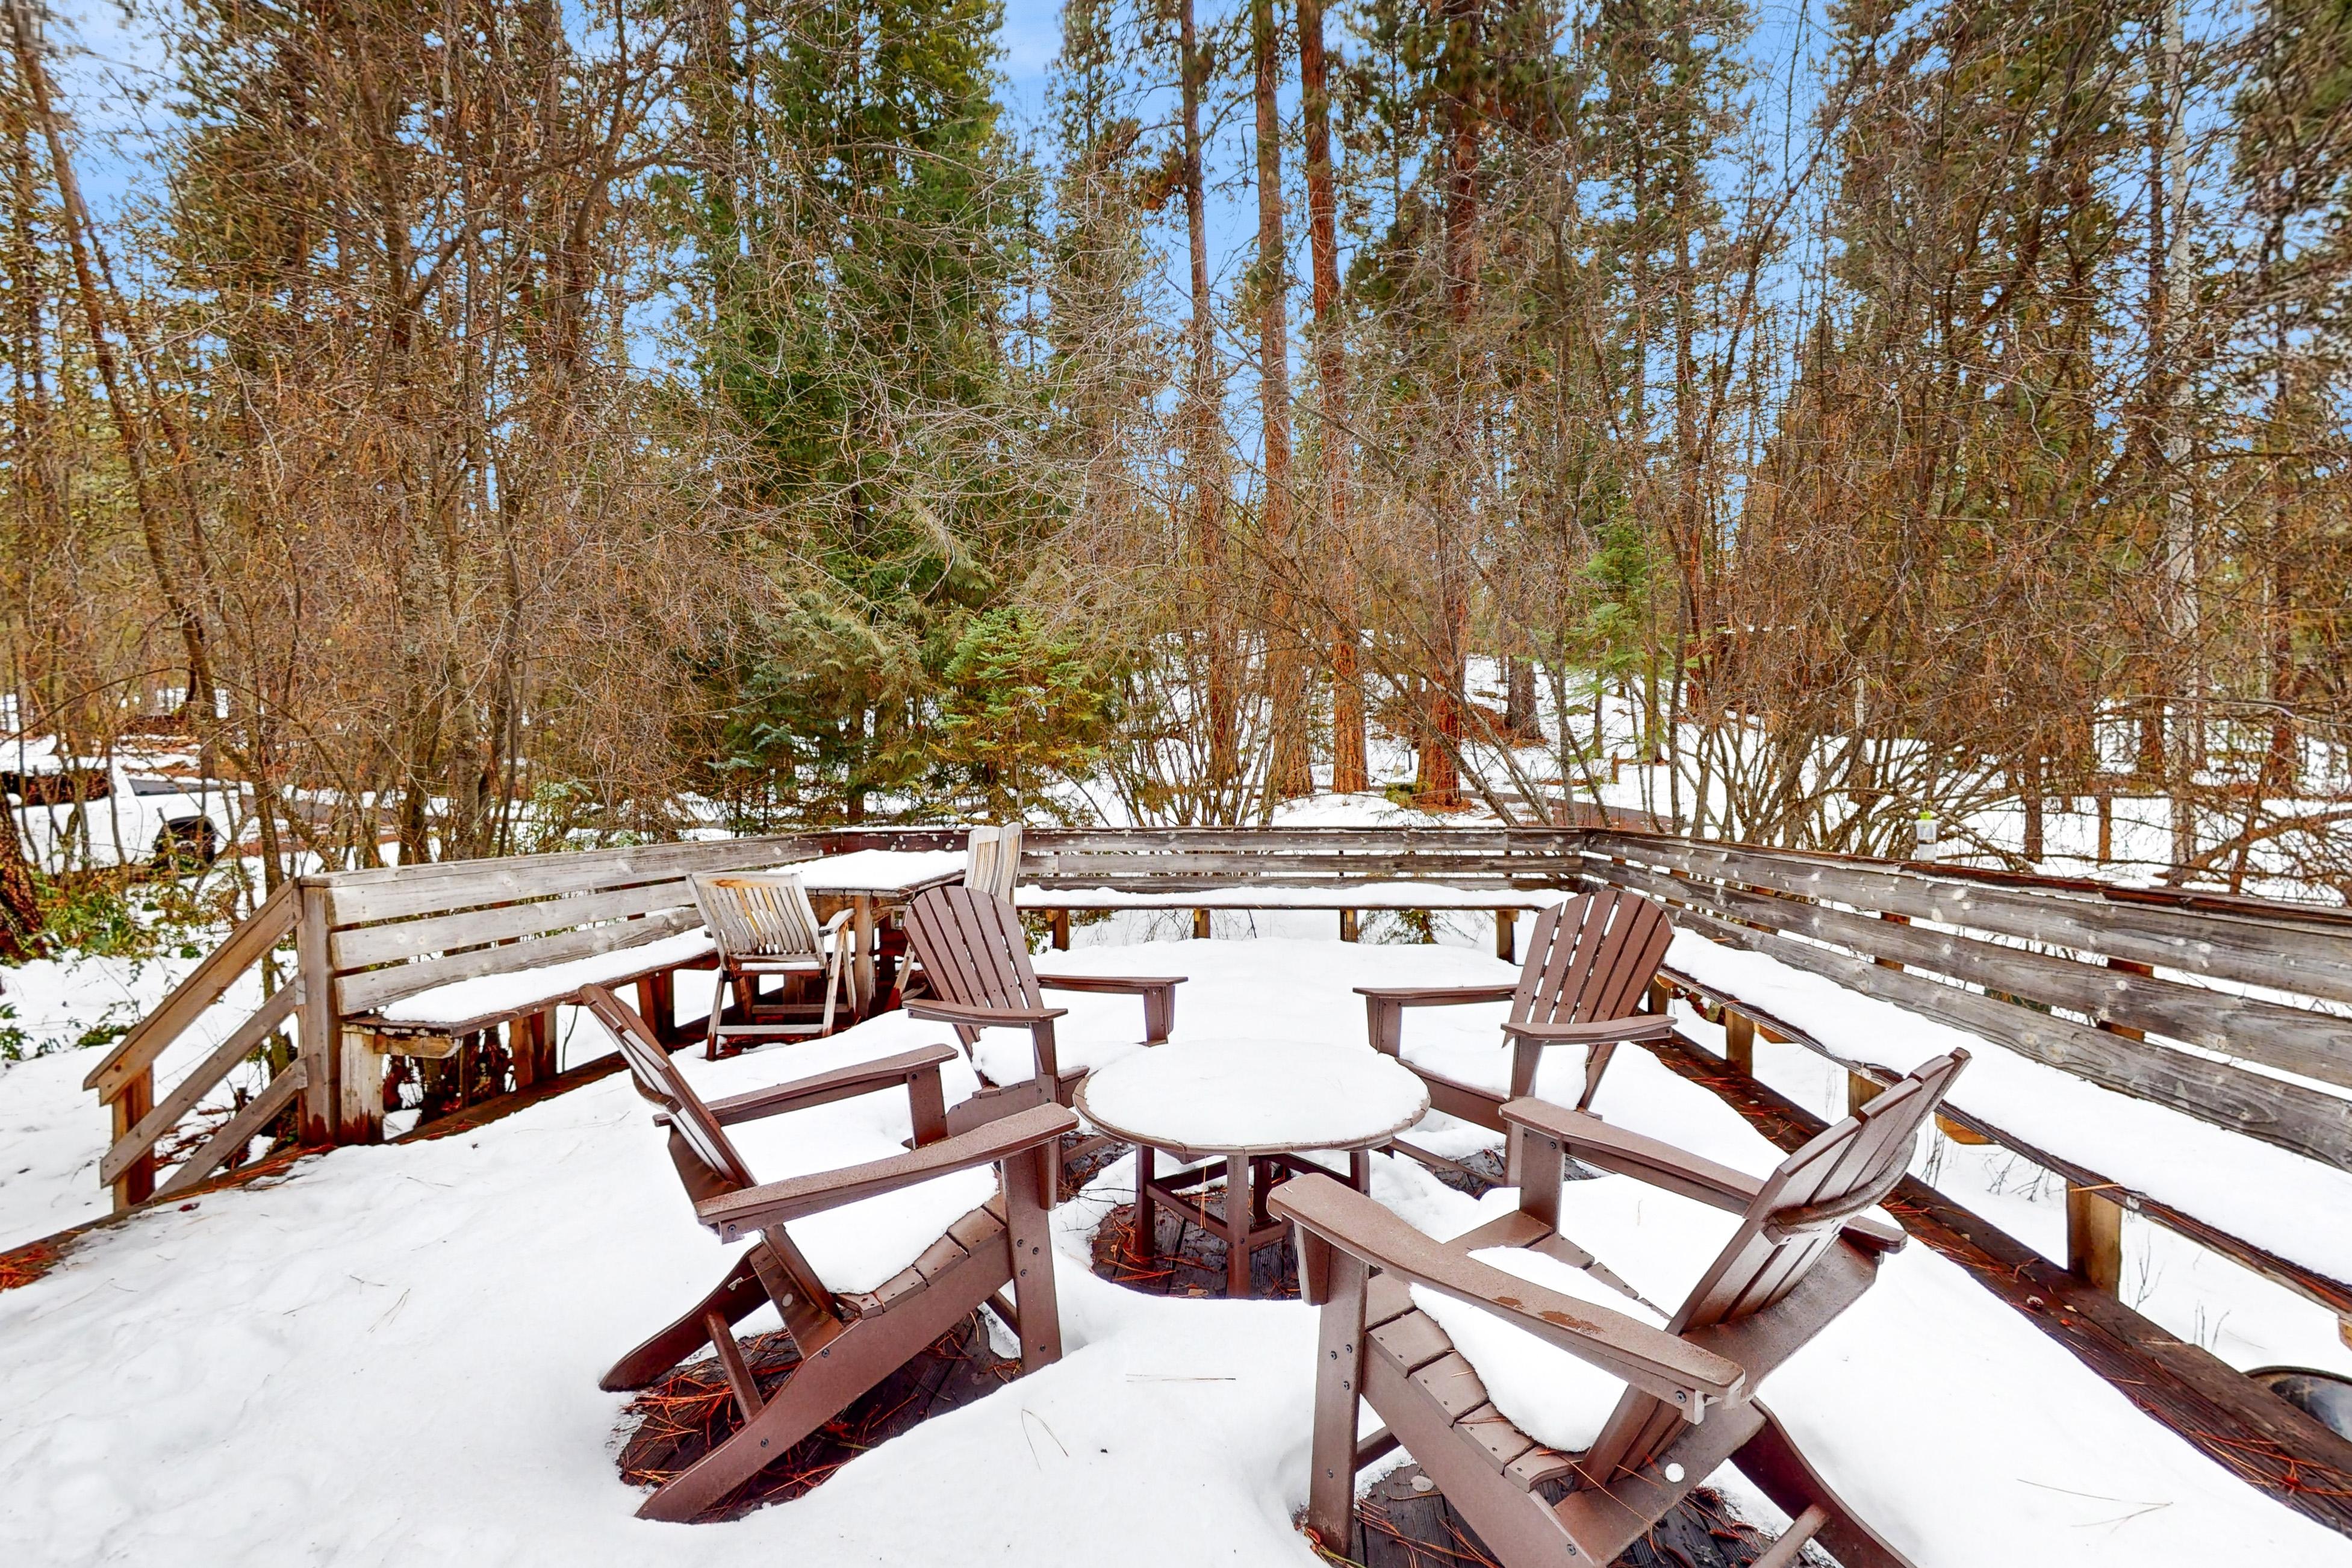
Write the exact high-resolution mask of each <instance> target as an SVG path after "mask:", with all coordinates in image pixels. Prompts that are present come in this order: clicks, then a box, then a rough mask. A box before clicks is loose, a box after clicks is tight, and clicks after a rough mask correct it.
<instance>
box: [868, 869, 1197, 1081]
mask: <svg viewBox="0 0 2352 1568" xmlns="http://www.w3.org/2000/svg"><path fill="white" fill-rule="evenodd" d="M907 939H908V942H909V943H910V944H911V945H912V946H913V947H914V950H915V956H916V958H917V959H919V961H920V962H921V963H922V966H923V975H924V978H925V983H926V984H928V985H929V988H930V991H931V994H930V995H929V996H926V997H920V998H916V999H912V1000H909V1001H908V1003H907V1012H908V1015H909V1016H913V1017H917V1018H927V1019H930V1020H932V1021H934V1022H938V1023H942V1024H947V1025H950V1026H953V1027H954V1029H955V1031H956V1037H957V1038H959V1039H961V1041H962V1042H963V1043H964V1045H965V1046H966V1047H970V1046H971V1044H972V1043H973V1042H974V1041H976V1040H978V1039H979V1038H980V1031H981V1030H982V1029H984V1028H1009V1029H1026V1030H1028V1031H1029V1037H1030V1040H1031V1043H1032V1046H1033V1047H1034V1051H1035V1054H1036V1071H1037V1076H1038V1078H1039V1079H1041V1080H1043V1081H1044V1082H1046V1083H1049V1084H1052V1085H1053V1086H1054V1091H1053V1092H1054V1098H1055V1100H1058V1101H1059V1102H1061V1103H1062V1104H1064V1105H1067V1104H1068V1103H1070V1097H1071V1096H1072V1095H1073V1094H1074V1093H1076V1090H1077V1086H1078V1080H1079V1079H1083V1078H1084V1077H1085V1076H1086V1072H1085V1069H1084V1068H1069V1069H1067V1070H1065V1069H1064V1068H1063V1067H1062V1065H1061V1057H1060V1053H1059V1051H1058V1049H1057V1047H1056V1046H1055V1039H1054V1021H1055V1019H1056V1018H1060V1017H1063V1016H1066V1015H1067V1014H1068V1012H1069V1009H1068V1008H1066V1007H1048V1006H1046V1005H1045V992H1047V991H1092V992H1108V993H1111V994H1117V995H1126V996H1140V997H1142V998H1143V1043H1144V1044H1146V1045H1158V1044H1160V1042H1161V1041H1163V1040H1165V1039H1166V1038H1167V1037H1168V1034H1169V1031H1170V1030H1171V1029H1172V1028H1174V1027H1175V1025H1176V987H1177V986H1179V985H1181V984H1183V983H1184V977H1183V976H1182V975H1181V974H1179V975H1160V976H1131V975H1109V974H1040V973H1037V971H1036V970H1035V968H1034V967H1033V966H1032V965H1031V963H1030V962H1029V938H1028V934H1027V933H1026V932H1025V931H1023V930H1022V929H1021V916H1020V914H1019V913H1018V911H1016V910H1014V909H1013V906H1012V904H1011V903H1009V902H1007V901H1006V900H1003V899H1000V898H996V897H994V896H992V895H991V894H988V893H984V892H982V891H980V890H979V889H973V888H952V887H950V888H932V889H928V890H927V891H924V892H922V893H919V894H918V895H917V896H916V898H915V900H914V902H913V903H912V904H910V905H909V906H908V910H907Z"/></svg>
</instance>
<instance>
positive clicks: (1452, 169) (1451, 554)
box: [1414, 0, 1485, 811]
mask: <svg viewBox="0 0 2352 1568" xmlns="http://www.w3.org/2000/svg"><path fill="white" fill-rule="evenodd" d="M1481 3H1482V0H1446V3H1445V12H1444V15H1445V54H1446V66H1445V76H1446V77H1447V79H1448V90H1447V91H1446V94H1445V105H1446V109H1445V113H1446V135H1445V258H1444V265H1445V276H1444V296H1445V307H1446V311H1445V313H1446V321H1447V323H1448V325H1449V326H1451V328H1452V329H1453V331H1452V332H1451V334H1450V335H1451V339H1452V341H1451V342H1449V343H1448V344H1447V345H1446V354H1447V357H1448V361H1449V365H1450V374H1449V375H1448V377H1447V384H1446V386H1445V389H1444V397H1445V400H1446V406H1445V410H1444V420H1445V447H1446V450H1445V456H1444V459H1443V461H1444V473H1443V474H1442V475H1441V476H1440V477H1439V483H1438V493H1439V504H1438V509H1437V517H1436V519H1435V523H1436V537H1435V539H1434V541H1433V546H1434V548H1433V555H1434V557H1435V560H1434V565H1435V567H1436V577H1437V622H1436V625H1435V626H1433V628H1432V637H1431V642H1432V645H1433V646H1432V647H1430V648H1429V649H1428V650H1427V652H1426V658H1427V662H1428V664H1429V665H1430V670H1429V675H1430V683H1429V684H1430V702H1429V711H1428V713H1427V714H1426V715H1425V716H1424V718H1423V730H1422V734H1421V738H1420V742H1421V743H1420V748H1419V749H1420V756H1419V759H1418V761H1419V773H1420V782H1419V787H1418V788H1417V789H1416V790H1415V792H1414V793H1415V795H1417V797H1418V798H1419V800H1420V802H1421V804H1422V805H1424V806H1427V807H1429V808H1431V809H1433V810H1437V811H1450V810H1454V809H1455V808H1457V807H1459V806H1460V805H1461V804H1462V773H1461V770H1460V768H1459V767H1458V766H1457V764H1456V763H1455V760H1454V759H1455V757H1456V755H1457V753H1458V750H1459V747H1460V744H1461V740H1462V730H1463V726H1462V719H1463V713H1462V704H1463V681H1464V677H1465V673H1466V671H1465V668H1464V661H1465V637H1466V636H1467V634H1468V631H1469V624H1468V623H1469V597H1468V594H1469V584H1468V583H1467V582H1466V581H1465V579H1466V578H1467V576H1468V570H1469V569H1468V563H1467V562H1466V561H1465V559H1464V553H1465V550H1464V542H1465V540H1466V539H1467V538H1468V537H1469V533H1470V528H1471V516H1470V512H1471V508H1472V505H1473V502H1474V496H1475V482H1474V481H1473V479H1472V478H1471V475H1472V472H1473V469H1472V467H1471V443H1470V410H1469V406H1468V404H1469V398H1470V383H1471V375H1470V357H1471V355H1472V353H1473V350H1472V346H1471V344H1470V342H1469V341H1468V339H1469V328H1470V317H1471V312H1472V310H1473V308H1474V307H1475V304H1476V300H1477V283H1478V266H1479V262H1478V240H1477V226H1478V160H1479V156H1480V152H1481V148H1482V144H1483V141H1484V132H1485V125H1484V122H1483V121H1482V119H1481V113H1482V106H1481V104H1480V102H1479V81H1480V77H1481V72H1480V70H1479V50H1480V44H1481V38H1480V31H1481V29H1480V26H1479V23H1480V19H1481V18H1480V6H1481Z"/></svg>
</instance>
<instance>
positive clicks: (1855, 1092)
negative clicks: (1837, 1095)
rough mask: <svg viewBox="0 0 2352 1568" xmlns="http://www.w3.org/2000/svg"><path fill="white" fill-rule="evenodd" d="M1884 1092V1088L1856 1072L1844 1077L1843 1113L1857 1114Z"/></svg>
mask: <svg viewBox="0 0 2352 1568" xmlns="http://www.w3.org/2000/svg"><path fill="white" fill-rule="evenodd" d="M1885 1092H1886V1086H1885V1084H1882V1083H1878V1082H1876V1081H1874V1079H1866V1078H1864V1077H1863V1076H1862V1074H1860V1073H1858V1072H1850V1073H1848V1074H1846V1075H1845V1113H1846V1114H1847V1115H1848V1116H1853V1115H1856V1114H1858V1113H1859V1112H1860V1111H1861V1110H1862V1108H1863V1107H1864V1106H1865V1105H1868V1104H1869V1103H1870V1102H1871V1101H1872V1100H1876V1099H1877V1098H1878V1097H1879V1096H1880V1095H1882V1094H1885Z"/></svg>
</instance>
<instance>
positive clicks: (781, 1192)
mask: <svg viewBox="0 0 2352 1568" xmlns="http://www.w3.org/2000/svg"><path fill="white" fill-rule="evenodd" d="M1077 1125H1078V1119H1077V1116H1076V1114H1075V1113H1074V1112H1072V1111H1071V1110H1069V1108H1068V1107H1066V1106H1061V1105H1038V1106H1032V1107H1031V1108H1030V1109H1029V1110H1017V1111H1014V1112H1013V1114H1012V1115H1010V1116H1004V1117H1000V1118H998V1119H997V1120H996V1121H985V1122H982V1124H981V1125H979V1126H978V1127H975V1128H973V1129H971V1131H968V1132H959V1133H957V1134H956V1135H955V1136H954V1137H952V1138H943V1139H941V1140H940V1142H936V1143H929V1144H926V1145H924V1146H923V1147H922V1148H919V1149H913V1150H909V1151H908V1152H906V1153H903V1154H894V1155H891V1156H890V1157H889V1158H887V1159H883V1160H868V1161H866V1163H864V1164H862V1165H845V1166H844V1167H842V1168H841V1169H840V1170H838V1171H820V1172H818V1173H815V1174H814V1175H809V1176H794V1177H793V1178H791V1179H790V1180H789V1181H782V1182H769V1183H766V1184H763V1185H761V1186H756V1187H746V1188H744V1189H743V1190H742V1191H741V1192H738V1193H728V1194H724V1195H722V1196H719V1197H715V1198H709V1199H706V1200H705V1201H704V1202H701V1203H698V1204H697V1205H694V1212H695V1215H696V1217H697V1218H698V1219H700V1220H701V1221H702V1223H703V1224H705V1225H707V1226H709V1227H710V1228H711V1229H713V1230H715V1231H717V1232H718V1233H719V1237H720V1238H721V1239H722V1240H726V1241H740V1239H742V1238H743V1237H747V1236H750V1235H751V1234H752V1233H754V1232H755V1231H759V1230H761V1229H763V1228H765V1227H766V1226H772V1225H782V1224H785V1223H787V1222H789V1221H792V1220H796V1219H800V1218H803V1217H804V1216H806V1215H813V1214H822V1213H823V1212H824V1211H825V1210H826V1209H836V1208H839V1207H841V1206H842V1205H845V1204H854V1203H856V1202H858V1201H859V1200H860V1199H862V1198H871V1197H878V1196H879V1195H881V1194H884V1193H891V1192H897V1191H898V1189H899V1188H901V1187H911V1186H914V1185H917V1184H919V1183H923V1182H928V1181H931V1180H933V1179H934V1178H936V1177H940V1176H944V1175H947V1174H949V1173H950V1172H955V1171H961V1170H967V1169H969V1168H971V1166H974V1165H991V1164H994V1163H997V1162H999V1161H1002V1160H1008V1159H1011V1158H1012V1157H1013V1155H1015V1154H1019V1153H1023V1152H1026V1151H1029V1150H1032V1149H1042V1148H1046V1147H1049V1146H1051V1145H1052V1144H1054V1143H1055V1142H1056V1141H1057V1140H1058V1139H1059V1138H1060V1137H1061V1136H1062V1134H1064V1133H1065V1132H1068V1131H1074V1130H1075V1129H1076V1127H1077Z"/></svg>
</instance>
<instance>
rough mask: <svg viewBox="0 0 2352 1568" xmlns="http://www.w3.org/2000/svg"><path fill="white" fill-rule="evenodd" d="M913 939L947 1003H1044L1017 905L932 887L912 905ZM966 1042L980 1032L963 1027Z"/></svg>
mask: <svg viewBox="0 0 2352 1568" xmlns="http://www.w3.org/2000/svg"><path fill="white" fill-rule="evenodd" d="M907 940H908V942H909V943H910V944H912V946H913V947H914V950H915V956H916V957H917V958H918V959H919V960H921V962H922V965H923V973H924V975H925V976H926V977H927V978H928V979H929V983H930V985H931V989H932V990H933V991H934V992H936V993H937V994H938V995H939V997H940V1000H941V1001H942V1002H952V1003H955V1004H957V1005H961V1006H965V1007H1038V1006H1043V1005H1045V1004H1044V996H1045V993H1044V991H1043V990H1042V989H1041V988H1040V987H1039V986H1038V984H1037V971H1036V970H1035V968H1034V967H1033V966H1032V965H1031V964H1030V963H1029V937H1028V933H1027V932H1025V931H1023V930H1022V929H1021V916H1020V913H1019V911H1017V910H1014V909H1013V906H1012V904H1011V903H1009V902H1008V901H1006V900H1003V899H999V898H992V897H991V896H990V895H988V894H986V893H982V892H980V891H978V890H976V889H971V888H952V887H950V888H930V889H925V890H924V891H922V892H920V893H918V894H917V895H916V896H915V899H914V901H913V902H911V903H909V904H908V906H907ZM958 1033H959V1034H962V1035H964V1037H965V1038H964V1043H965V1044H966V1045H970V1044H971V1040H972V1039H973V1038H975V1037H976V1035H975V1034H973V1033H971V1032H969V1031H965V1030H962V1029H959V1030H958Z"/></svg>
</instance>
